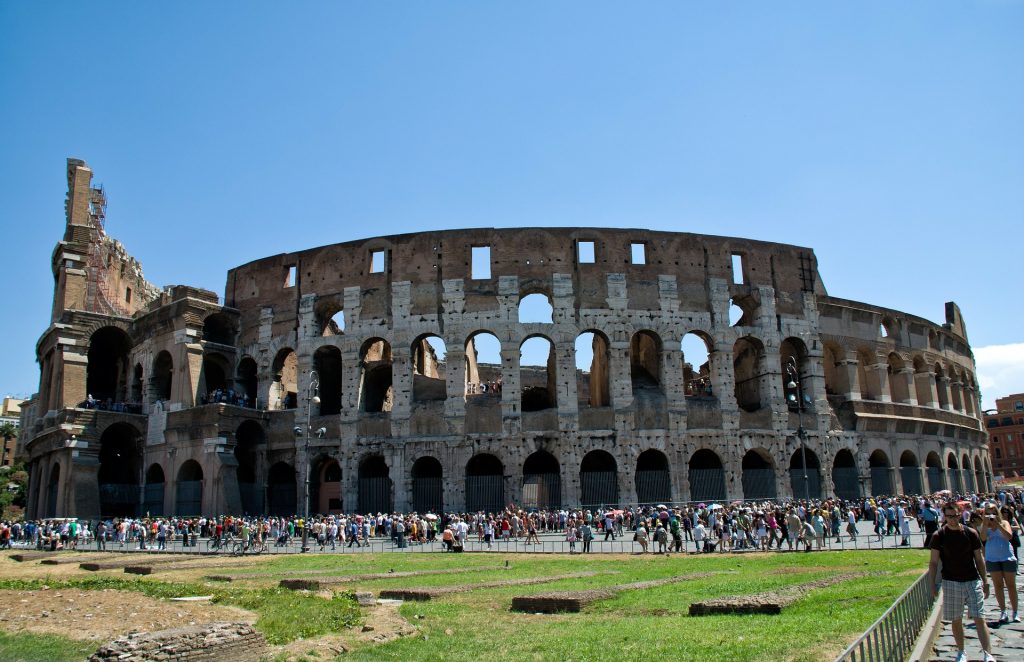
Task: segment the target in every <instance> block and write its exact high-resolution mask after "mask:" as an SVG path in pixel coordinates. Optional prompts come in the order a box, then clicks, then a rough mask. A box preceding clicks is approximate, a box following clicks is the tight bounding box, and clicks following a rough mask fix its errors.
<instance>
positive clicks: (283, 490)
mask: <svg viewBox="0 0 1024 662" xmlns="http://www.w3.org/2000/svg"><path fill="white" fill-rule="evenodd" d="M295 485H296V482H295V467H293V466H292V465H290V464H288V463H286V462H277V463H276V464H274V465H273V466H272V467H270V471H268V472H267V512H269V513H270V514H271V515H273V516H276V517H286V516H289V515H294V514H295V513H296V512H298V511H297V510H296V508H295V503H296V487H295Z"/></svg>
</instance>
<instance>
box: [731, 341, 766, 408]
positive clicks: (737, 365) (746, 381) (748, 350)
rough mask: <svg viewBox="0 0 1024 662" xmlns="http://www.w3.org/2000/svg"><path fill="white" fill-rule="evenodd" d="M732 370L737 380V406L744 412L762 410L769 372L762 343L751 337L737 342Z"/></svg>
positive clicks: (734, 347)
mask: <svg viewBox="0 0 1024 662" xmlns="http://www.w3.org/2000/svg"><path fill="white" fill-rule="evenodd" d="M732 369H733V376H734V378H735V380H736V390H735V392H736V404H737V405H739V407H740V409H742V410H743V411H750V412H754V411H757V410H758V409H760V408H761V403H762V398H763V397H764V396H763V391H764V381H765V379H766V377H767V375H766V373H767V372H768V370H767V369H766V366H765V365H764V345H762V344H761V341H760V340H758V339H757V338H752V337H750V336H747V337H745V338H740V339H739V340H737V341H736V344H735V345H734V346H733V360H732Z"/></svg>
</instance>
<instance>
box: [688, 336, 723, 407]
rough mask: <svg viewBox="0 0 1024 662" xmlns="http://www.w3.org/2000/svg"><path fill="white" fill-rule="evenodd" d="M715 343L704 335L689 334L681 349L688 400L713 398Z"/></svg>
mask: <svg viewBox="0 0 1024 662" xmlns="http://www.w3.org/2000/svg"><path fill="white" fill-rule="evenodd" d="M713 347H714V343H713V341H712V340H711V338H710V337H708V336H707V335H705V334H703V333H695V332H691V333H687V334H686V335H684V336H683V340H682V342H681V343H680V349H682V352H683V388H684V389H685V393H686V397H688V398H712V397H714V396H715V393H714V389H713V388H712V386H711V351H712V349H713Z"/></svg>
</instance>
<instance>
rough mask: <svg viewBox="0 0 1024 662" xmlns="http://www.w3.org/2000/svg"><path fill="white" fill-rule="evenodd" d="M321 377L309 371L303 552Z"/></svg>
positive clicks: (305, 543)
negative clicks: (311, 442) (311, 441)
mask: <svg viewBox="0 0 1024 662" xmlns="http://www.w3.org/2000/svg"><path fill="white" fill-rule="evenodd" d="M319 394H320V376H319V375H317V374H316V370H310V371H309V385H308V386H307V387H306V457H305V463H306V468H305V471H306V484H305V499H304V504H303V507H302V551H303V552H308V551H309V469H310V466H309V433H310V432H311V431H312V428H313V425H312V423H311V419H312V418H313V405H319V404H320V395H319ZM299 430H300V428H299V427H298V426H296V427H295V431H296V432H299Z"/></svg>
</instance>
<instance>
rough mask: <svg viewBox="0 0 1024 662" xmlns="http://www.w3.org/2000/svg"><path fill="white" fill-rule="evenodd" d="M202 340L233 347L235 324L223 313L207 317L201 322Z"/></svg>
mask: <svg viewBox="0 0 1024 662" xmlns="http://www.w3.org/2000/svg"><path fill="white" fill-rule="evenodd" d="M203 340H205V341H207V342H215V343H218V344H221V345H228V346H231V347H233V346H234V345H235V323H234V321H233V320H232V319H231V318H230V317H228V316H227V315H225V314H224V313H213V314H212V315H207V316H206V319H205V320H203Z"/></svg>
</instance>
